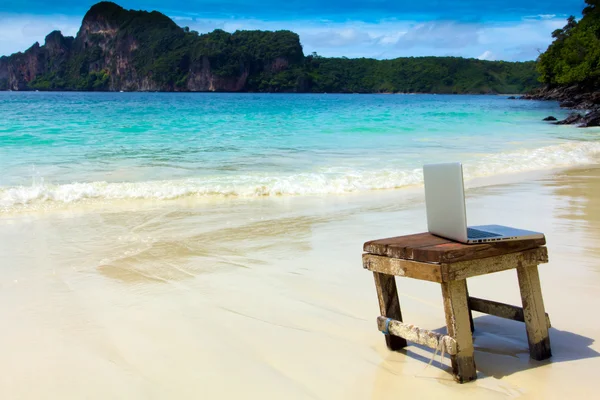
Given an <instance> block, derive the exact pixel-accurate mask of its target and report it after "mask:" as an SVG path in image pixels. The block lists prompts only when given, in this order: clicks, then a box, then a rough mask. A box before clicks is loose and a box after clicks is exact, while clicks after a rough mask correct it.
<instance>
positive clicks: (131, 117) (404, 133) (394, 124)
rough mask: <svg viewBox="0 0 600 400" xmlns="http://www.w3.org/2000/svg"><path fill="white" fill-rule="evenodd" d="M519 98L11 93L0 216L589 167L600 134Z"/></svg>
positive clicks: (0, 116) (1, 148) (1, 132)
mask: <svg viewBox="0 0 600 400" xmlns="http://www.w3.org/2000/svg"><path fill="white" fill-rule="evenodd" d="M548 115H554V116H556V117H559V118H560V117H564V116H566V115H567V111H565V110H561V109H559V107H558V106H557V104H556V103H553V102H537V101H519V100H509V99H507V97H506V96H467V95H464V96H462V95H461V96H451V95H338V94H226V93H43V92H24V93H21V92H0V121H1V122H0V170H1V171H2V174H0V212H1V213H13V212H20V211H24V210H37V209H51V208H57V207H58V208H65V207H67V208H71V207H77V206H78V204H83V203H90V202H94V201H102V202H111V201H117V200H118V201H135V200H140V199H152V200H158V201H163V200H164V201H168V200H171V199H176V198H190V199H194V198H208V197H210V198H215V199H219V198H228V197H232V196H233V197H262V196H310V195H336V194H345V193H360V192H369V191H375V190H382V189H401V188H404V187H409V186H413V185H416V184H419V183H421V181H422V175H421V170H420V167H421V165H422V164H423V163H427V162H444V161H462V162H463V163H464V164H465V178H466V179H467V180H468V179H471V178H475V177H487V176H494V175H502V174H507V173H515V172H524V171H532V170H542V169H549V168H555V167H565V166H573V165H578V164H590V163H593V162H595V160H596V159H597V156H598V154H600V140H598V136H597V130H590V129H578V128H575V127H571V126H556V125H552V124H549V123H545V122H542V121H541V120H542V118H544V117H546V116H548Z"/></svg>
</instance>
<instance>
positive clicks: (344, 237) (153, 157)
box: [0, 92, 600, 400]
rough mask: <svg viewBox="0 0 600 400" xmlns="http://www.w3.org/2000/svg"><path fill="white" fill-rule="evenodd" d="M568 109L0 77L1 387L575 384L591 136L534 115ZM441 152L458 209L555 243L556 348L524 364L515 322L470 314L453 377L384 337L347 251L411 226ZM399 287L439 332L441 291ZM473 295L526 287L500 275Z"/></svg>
mask: <svg viewBox="0 0 600 400" xmlns="http://www.w3.org/2000/svg"><path fill="white" fill-rule="evenodd" d="M567 113H568V111H565V110H560V109H559V108H558V106H557V105H556V103H551V102H535V101H517V100H508V99H507V98H506V97H505V96H435V95H332V94H319V95H304V94H303V95H293V94H217V93H210V94H208V93H207V94H200V93H197V94H192V93H190V94H179V93H42V92H38V93H36V92H30V93H15V92H11V93H8V92H4V93H2V92H0V171H1V172H2V173H0V303H1V304H2V307H0V321H2V322H3V323H4V324H3V325H2V327H3V329H0V353H1V354H2V358H1V360H0V398H2V399H4V398H11V399H12V398H15V399H17V398H19V399H39V398H43V399H46V398H50V399H54V398H56V399H65V398H77V399H78V398H93V399H95V398H98V399H106V398H127V399H148V398H178V399H180V398H181V399H185V398H198V397H206V398H260V399H276V398H285V399H306V398H326V399H345V400H348V399H384V398H395V397H397V394H398V393H400V392H402V393H427V394H428V395H429V397H432V398H433V397H435V398H445V399H461V400H462V399H471V398H473V399H480V398H499V399H505V398H507V397H515V396H520V395H524V396H528V395H533V396H534V397H535V396H541V397H542V398H552V397H553V396H554V397H557V398H566V397H568V396H571V397H573V396H577V397H579V398H583V397H584V396H585V395H586V394H588V393H591V391H592V390H593V385H591V384H590V385H586V384H581V385H580V384H577V385H569V384H565V382H580V381H581V382H592V383H593V382H594V380H595V379H596V378H595V375H597V372H596V371H598V368H599V365H600V363H599V360H600V358H598V355H599V354H600V347H599V345H598V343H600V329H599V326H598V324H597V323H596V320H595V319H594V318H593V317H590V318H585V317H582V314H581V313H578V312H573V310H574V309H577V307H579V306H580V305H581V304H586V306H587V307H588V308H589V309H590V310H594V309H597V308H598V307H599V306H600V300H599V297H598V295H597V294H598V292H599V290H600V280H599V277H600V274H598V272H599V271H600V267H599V265H598V259H600V258H599V257H600V249H599V248H598V243H600V229H599V228H598V227H600V206H599V204H600V190H599V188H600V169H599V168H598V162H597V160H598V156H599V155H600V141H599V138H600V136H599V135H598V134H599V132H600V130H599V129H596V128H594V129H592V128H586V129H579V128H576V127H572V126H557V125H552V124H549V123H546V122H543V121H542V118H544V117H546V116H548V115H554V116H556V117H558V118H560V117H563V116H566V115H567ZM456 160H458V161H462V162H463V163H464V164H465V173H466V178H467V181H468V182H467V190H466V205H467V210H468V212H467V214H468V221H469V223H470V224H472V225H478V224H491V223H501V224H503V225H508V226H515V227H519V228H523V229H530V230H535V231H539V232H544V234H545V235H546V238H547V243H548V252H549V258H550V261H549V263H548V264H544V265H543V266H541V267H540V275H541V278H542V287H543V291H544V304H545V307H546V310H547V312H548V313H549V315H551V319H552V324H553V328H552V332H551V340H552V346H553V347H552V351H553V358H552V360H553V361H552V362H551V363H550V364H548V365H543V364H539V365H537V364H536V365H535V367H536V368H532V364H531V361H530V359H529V352H528V344H527V335H526V332H525V329H524V328H523V326H522V324H521V325H520V324H519V323H518V322H514V321H507V320H505V319H502V318H495V317H493V316H483V315H474V317H475V326H476V331H475V354H476V355H475V357H476V362H477V368H478V373H479V379H478V380H477V381H475V382H473V383H470V384H468V385H457V384H455V383H453V382H452V376H451V372H452V371H451V367H450V360H449V357H447V356H446V357H439V353H438V356H435V361H434V362H429V361H430V360H431V359H432V357H434V355H433V352H432V351H428V350H426V349H424V348H422V347H421V346H414V345H410V346H409V347H408V348H407V351H406V352H403V353H397V352H389V351H388V350H387V348H386V346H385V341H384V338H383V337H382V335H381V332H379V331H378V330H377V326H376V324H375V319H376V317H377V316H378V315H379V307H378V303H377V295H376V292H375V288H374V285H373V275H372V273H370V272H369V271H366V270H365V269H364V268H363V265H362V252H363V244H364V243H365V242H366V241H369V240H374V239H380V238H385V237H392V236H400V235H408V234H414V233H418V232H423V231H425V230H426V229H427V226H426V225H427V224H426V212H425V205H424V199H423V189H422V187H421V183H422V182H421V181H422V176H421V165H422V164H423V163H426V162H438V161H439V162H441V161H456ZM561 167H570V168H564V169H563V168H561ZM549 170H552V171H549ZM535 171H542V172H540V173H537V172H535ZM566 267H567V268H568V272H569V278H568V279H565V271H566ZM397 287H398V293H399V300H400V303H401V304H402V313H403V317H404V318H405V319H406V321H407V322H409V323H414V324H416V325H417V326H420V327H423V328H427V329H433V330H435V331H443V327H444V326H445V323H444V321H445V318H444V311H443V303H442V299H441V296H440V286H439V285H436V284H434V283H431V282H426V281H419V280H414V279H397ZM469 293H470V294H471V295H473V296H474V297H481V298H488V299H491V300H494V301H500V302H503V303H507V304H521V297H520V292H519V287H518V284H517V277H516V274H515V273H514V271H504V272H500V273H497V274H492V275H488V276H482V277H476V278H473V279H469ZM440 329H442V330H440ZM232 383H234V384H232ZM5 393H6V395H4V396H2V395H3V394H5ZM530 397H531V396H530Z"/></svg>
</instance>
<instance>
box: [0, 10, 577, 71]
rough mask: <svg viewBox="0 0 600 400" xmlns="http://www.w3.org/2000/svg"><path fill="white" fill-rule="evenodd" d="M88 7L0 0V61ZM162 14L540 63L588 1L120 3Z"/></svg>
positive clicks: (330, 46)
mask: <svg viewBox="0 0 600 400" xmlns="http://www.w3.org/2000/svg"><path fill="white" fill-rule="evenodd" d="M95 2H96V1H88V0H79V1H78V0H55V1H48V0H0V55H7V54H11V53H13V52H16V51H22V50H25V49H26V48H28V47H29V46H31V45H32V44H33V43H34V42H36V41H39V42H41V43H43V39H44V37H45V35H46V34H48V33H49V32H50V31H52V30H54V29H58V30H61V31H62V32H63V33H64V34H65V35H75V34H76V33H77V29H78V28H79V25H80V23H81V19H82V17H83V15H84V14H85V12H86V11H87V9H89V7H90V6H91V5H92V4H94V3H95ZM117 3H118V4H120V5H122V6H123V7H125V8H133V9H144V10H158V11H161V12H163V13H164V14H166V15H168V16H169V17H171V18H173V19H174V20H175V22H177V23H178V24H179V25H181V26H189V27H190V28H191V29H194V30H197V31H199V32H209V31H212V30H213V29H216V28H220V29H224V30H226V31H230V32H233V31H235V30H237V29H265V30H274V29H290V30H293V31H295V32H297V33H298V34H299V35H300V40H301V42H302V45H303V46H304V52H305V53H306V54H308V53H311V52H313V51H316V52H317V53H319V54H321V55H324V56H347V57H374V58H395V57H402V56H424V55H434V56H447V55H452V56H463V57H474V58H481V59H491V60H496V59H500V60H509V61H523V60H531V59H535V58H536V57H537V55H538V52H539V51H544V50H545V49H546V47H547V46H548V44H549V43H550V41H551V37H550V34H551V32H552V31H553V30H554V29H556V28H560V27H562V26H563V25H564V24H565V20H566V18H567V17H568V16H569V15H575V16H576V17H580V16H581V10H582V9H583V7H584V1H583V0H545V1H543V0H537V1H534V0H487V1H468V0H447V1H440V0H420V1H419V0H411V1H405V0H395V1H393V0H360V1H359V0H331V1H328V0H254V1H248V0H227V1H218V0H187V1H183V0H121V1H117Z"/></svg>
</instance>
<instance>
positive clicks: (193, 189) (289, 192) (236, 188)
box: [0, 142, 600, 213]
mask: <svg viewBox="0 0 600 400" xmlns="http://www.w3.org/2000/svg"><path fill="white" fill-rule="evenodd" d="M599 156H600V143H598V142H569V143H564V144H560V145H552V146H547V147H542V148H538V149H529V150H521V151H516V152H509V153H497V154H487V155H480V156H478V157H473V156H470V158H471V160H470V161H468V162H465V179H466V180H469V179H473V178H481V177H488V176H496V175H503V174H511V173H519V172H527V171H536V170H547V169H553V168H564V167H570V166H577V165H586V164H593V163H597V162H598V157H599ZM432 162H435V160H432ZM422 179H423V177H422V172H421V168H420V166H415V168H411V169H404V170H393V169H373V170H367V169H352V168H331V169H321V170H319V171H315V172H305V173H296V174H288V175H275V174H273V175H266V174H263V175H259V174H255V175H252V174H243V175H242V174H240V175H230V176H220V177H200V178H188V179H180V180H160V181H144V182H118V183H111V182H88V183H85V182H74V183H69V184H61V185H52V184H46V183H42V184H34V185H31V186H16V187H4V188H0V212H5V213H6V212H11V211H18V210H19V209H35V208H38V207H48V206H53V205H54V206H59V205H68V204H73V203H79V202H83V201H99V200H101V201H111V200H135V199H153V200H170V199H176V198H181V197H208V196H212V197H226V196H237V197H261V196H302V195H325V194H344V193H353V192H368V191H372V190H385V189H400V188H403V187H408V186H413V185H418V184H421V183H422Z"/></svg>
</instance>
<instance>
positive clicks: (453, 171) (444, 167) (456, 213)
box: [423, 163, 544, 243]
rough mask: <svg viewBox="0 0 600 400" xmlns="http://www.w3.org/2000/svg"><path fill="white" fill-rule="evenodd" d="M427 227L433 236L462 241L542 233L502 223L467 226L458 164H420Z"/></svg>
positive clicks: (500, 239) (511, 238)
mask: <svg viewBox="0 0 600 400" xmlns="http://www.w3.org/2000/svg"><path fill="white" fill-rule="evenodd" d="M423 177H424V180H425V204H426V208H427V227H428V229H429V232H431V233H433V234H434V235H438V236H442V237H445V238H448V239H452V240H456V241H458V242H462V243H487V242H496V241H504V240H518V239H538V238H543V237H544V234H543V233H539V232H532V231H526V230H523V229H516V228H510V227H508V226H501V225H480V226H472V227H467V213H466V207H465V189H464V183H463V170H462V164H461V163H448V164H429V165H424V166H423Z"/></svg>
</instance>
